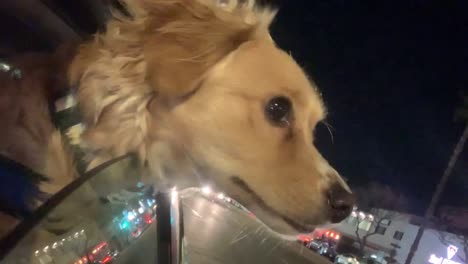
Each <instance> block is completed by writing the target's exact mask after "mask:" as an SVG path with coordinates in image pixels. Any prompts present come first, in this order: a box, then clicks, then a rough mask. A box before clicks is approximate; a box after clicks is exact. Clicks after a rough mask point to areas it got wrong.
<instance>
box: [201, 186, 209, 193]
mask: <svg viewBox="0 0 468 264" xmlns="http://www.w3.org/2000/svg"><path fill="white" fill-rule="evenodd" d="M202 192H203V193H204V194H206V195H209V194H210V193H211V188H210V187H209V186H204V187H203V188H202Z"/></svg>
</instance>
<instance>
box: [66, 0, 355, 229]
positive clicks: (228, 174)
mask: <svg viewBox="0 0 468 264" xmlns="http://www.w3.org/2000/svg"><path fill="white" fill-rule="evenodd" d="M129 2H132V3H133V4H132V6H129V10H130V13H131V14H132V15H133V18H132V19H131V20H128V19H122V18H121V19H120V20H113V21H112V22H110V24H109V26H108V30H107V33H105V34H103V35H98V36H97V38H96V40H95V41H94V42H93V43H91V44H87V45H85V46H83V47H82V49H81V52H80V53H79V54H78V56H77V58H76V59H75V63H74V64H73V67H72V69H71V78H72V81H76V82H78V81H79V82H80V89H79V96H80V103H81V105H82V108H83V111H84V114H85V115H84V116H85V118H86V120H87V122H88V130H87V132H86V134H85V135H84V136H85V139H86V140H87V141H88V142H90V145H92V146H94V147H96V148H98V149H105V150H106V151H110V152H112V153H113V154H115V155H120V154H124V153H125V152H130V151H134V152H138V153H139V154H140V156H141V157H142V158H143V159H145V160H146V161H147V164H148V165H149V167H151V168H153V170H154V171H157V172H158V174H160V175H161V174H162V175H164V176H166V177H168V178H170V179H180V178H179V177H178V176H180V175H189V174H195V175H197V176H201V177H202V178H203V179H205V178H206V179H207V180H209V181H212V182H214V184H216V185H217V186H218V187H219V188H221V189H222V190H223V191H224V192H226V194H228V195H230V196H232V197H234V198H236V199H237V200H239V201H240V202H241V203H243V204H244V205H245V206H247V207H248V208H249V209H250V210H252V211H253V212H254V213H255V214H256V215H257V216H258V217H259V218H260V219H261V220H262V221H263V222H265V223H266V224H267V225H269V226H270V227H271V228H272V229H274V230H276V231H278V232H281V233H289V234H292V233H297V232H308V231H311V230H312V229H313V227H314V226H315V225H317V224H321V223H324V222H327V221H331V222H338V221H341V220H342V219H344V218H345V217H346V216H347V215H348V214H349V212H350V211H351V209H352V206H353V198H352V195H351V192H350V190H349V188H348V187H347V185H346V183H344V181H343V180H342V179H341V177H340V175H339V174H338V173H337V172H336V171H335V170H334V169H333V168H332V167H331V166H330V165H329V164H328V162H327V161H326V160H325V159H324V158H323V157H322V156H321V155H320V153H319V152H318V150H317V149H316V148H315V146H314V128H315V127H316V125H317V124H318V123H319V122H320V121H321V120H323V119H324V118H325V115H326V110H325V108H324V106H323V103H322V101H321V98H320V96H319V94H318V93H317V90H316V87H314V85H313V84H312V83H311V82H310V81H309V80H308V78H307V77H306V75H305V73H304V72H303V71H302V70H301V69H300V67H299V66H298V65H297V63H296V62H295V61H294V60H293V58H292V57H291V56H289V55H288V54H287V53H285V52H284V51H282V50H280V49H279V48H278V47H276V46H275V44H274V42H273V41H272V39H271V37H270V35H269V33H268V27H269V25H270V23H271V21H272V19H273V17H274V12H272V11H271V10H269V9H261V8H257V7H254V5H252V3H251V2H250V1H249V2H242V1H239V2H238V1H214V0H213V1H211V0H199V1H192V0H190V1H189V0H141V1H129ZM135 3H138V4H135Z"/></svg>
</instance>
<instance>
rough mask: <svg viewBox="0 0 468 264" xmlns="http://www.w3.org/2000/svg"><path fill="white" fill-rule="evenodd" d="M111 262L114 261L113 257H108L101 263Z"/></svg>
mask: <svg viewBox="0 0 468 264" xmlns="http://www.w3.org/2000/svg"><path fill="white" fill-rule="evenodd" d="M111 260H112V257H111V256H106V257H105V258H104V259H103V260H102V261H101V263H109V262H110V261H111Z"/></svg>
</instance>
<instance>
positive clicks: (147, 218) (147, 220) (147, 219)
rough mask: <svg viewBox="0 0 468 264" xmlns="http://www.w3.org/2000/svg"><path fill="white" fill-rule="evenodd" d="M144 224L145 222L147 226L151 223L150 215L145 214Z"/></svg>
mask: <svg viewBox="0 0 468 264" xmlns="http://www.w3.org/2000/svg"><path fill="white" fill-rule="evenodd" d="M145 222H146V223H147V224H151V223H153V219H151V215H150V214H145Z"/></svg>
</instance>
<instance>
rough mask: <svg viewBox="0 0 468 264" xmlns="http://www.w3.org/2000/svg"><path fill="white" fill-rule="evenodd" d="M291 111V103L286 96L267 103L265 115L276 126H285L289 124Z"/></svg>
mask: <svg viewBox="0 0 468 264" xmlns="http://www.w3.org/2000/svg"><path fill="white" fill-rule="evenodd" d="M291 110H292V105H291V101H290V100H289V99H288V98H286V97H284V96H278V97H274V98H273V99H271V100H270V101H269V102H268V103H267V105H266V107H265V114H266V116H267V118H268V120H270V121H271V122H273V123H274V124H275V125H280V126H285V125H288V124H289V119H290V118H291Z"/></svg>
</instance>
